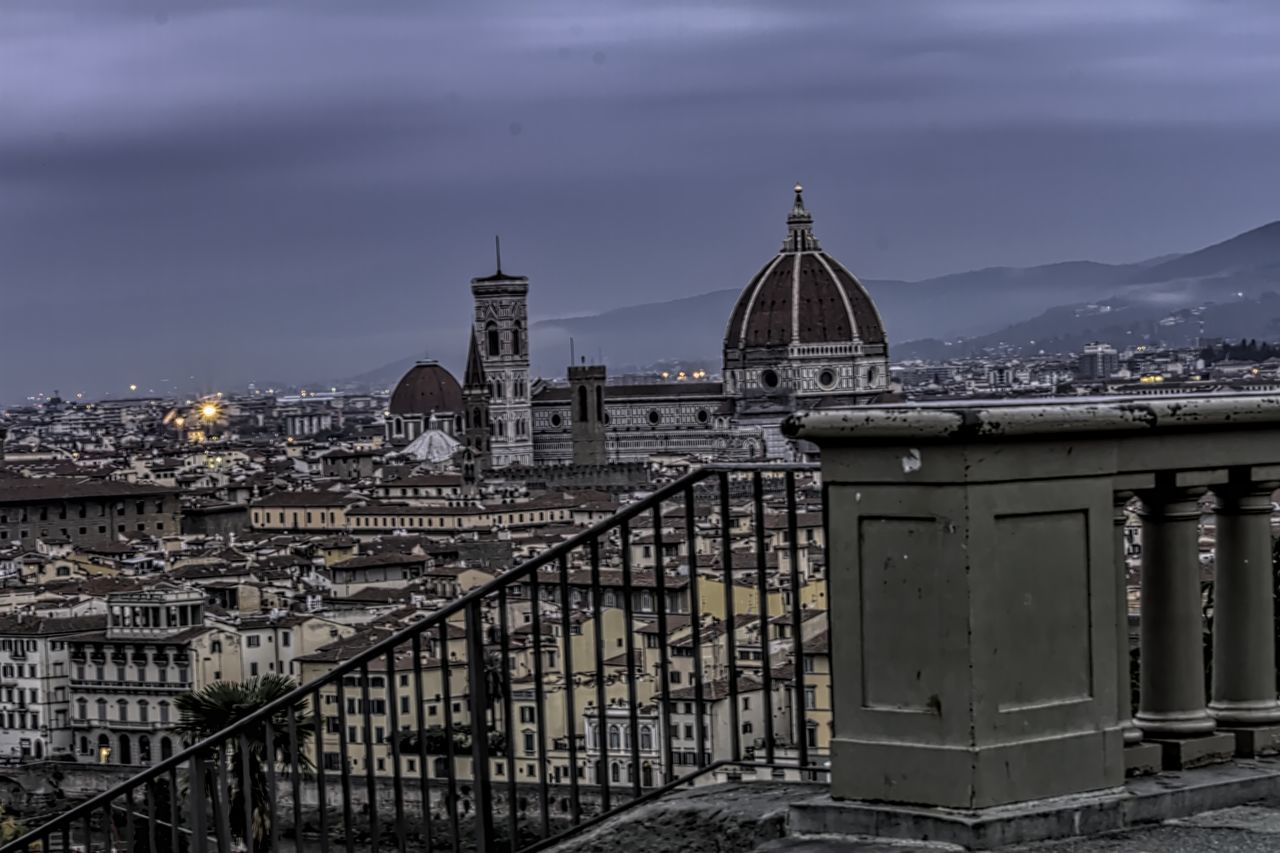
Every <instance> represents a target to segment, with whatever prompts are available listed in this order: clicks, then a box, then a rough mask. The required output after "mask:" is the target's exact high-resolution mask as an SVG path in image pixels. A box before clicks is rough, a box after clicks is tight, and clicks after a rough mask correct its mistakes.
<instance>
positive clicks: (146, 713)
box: [138, 699, 151, 723]
mask: <svg viewBox="0 0 1280 853" xmlns="http://www.w3.org/2000/svg"><path fill="white" fill-rule="evenodd" d="M150 721H151V706H150V705H148V704H147V700H146V699H143V700H142V701H140V702H139V703H138V722H140V723H148V722H150Z"/></svg>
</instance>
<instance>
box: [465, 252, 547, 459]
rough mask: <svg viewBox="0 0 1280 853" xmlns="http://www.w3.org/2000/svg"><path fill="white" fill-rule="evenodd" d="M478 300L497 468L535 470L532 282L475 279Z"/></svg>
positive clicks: (499, 276) (477, 332) (477, 333)
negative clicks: (531, 379)
mask: <svg viewBox="0 0 1280 853" xmlns="http://www.w3.org/2000/svg"><path fill="white" fill-rule="evenodd" d="M471 293H472V295H473V297H474V298H475V306H476V312H475V324H474V328H473V329H472V336H473V337H474V338H475V341H474V343H475V345H476V347H477V348H478V349H479V352H480V366H481V367H482V368H483V370H484V377H485V381H486V383H487V386H488V388H489V418H490V422H491V423H492V425H493V431H492V434H491V436H490V444H489V449H490V455H489V459H490V462H491V464H492V465H493V467H495V468H504V467H506V466H508V465H532V464H533V430H532V427H533V409H532V406H531V405H530V401H529V328H528V327H529V317H528V305H527V303H528V295H529V279H527V278H525V277H524V276H515V275H507V274H506V273H504V272H503V271H502V262H501V259H499V261H498V271H497V272H496V273H494V274H493V275H490V276H485V277H484V278H473V279H471Z"/></svg>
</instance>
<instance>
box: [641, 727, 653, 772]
mask: <svg viewBox="0 0 1280 853" xmlns="http://www.w3.org/2000/svg"><path fill="white" fill-rule="evenodd" d="M640 748H641V749H646V750H648V749H653V729H651V728H649V727H648V726H641V727H640ZM648 766H649V765H647V764H646V765H645V767H648Z"/></svg>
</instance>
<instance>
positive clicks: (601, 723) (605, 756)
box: [590, 539, 611, 813]
mask: <svg viewBox="0 0 1280 853" xmlns="http://www.w3.org/2000/svg"><path fill="white" fill-rule="evenodd" d="M590 548H591V551H590V554H591V617H592V619H591V621H592V633H593V635H594V636H593V640H594V645H595V663H596V669H595V680H596V745H597V747H598V748H599V750H600V763H599V765H598V766H597V767H596V768H595V774H596V784H597V785H599V786H600V811H601V812H602V813H603V812H607V811H609V809H610V807H611V806H610V803H609V797H610V790H609V738H608V722H609V721H608V715H607V714H606V712H605V689H604V687H605V685H604V672H605V670H604V616H603V605H602V603H601V601H600V595H601V593H602V589H601V586H600V540H599V539H592V540H591V546H590Z"/></svg>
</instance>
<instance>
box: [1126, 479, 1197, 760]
mask: <svg viewBox="0 0 1280 853" xmlns="http://www.w3.org/2000/svg"><path fill="white" fill-rule="evenodd" d="M1206 491H1207V490H1206V489H1205V488H1204V487H1200V486H1193V487H1175V486H1166V487H1163V488H1161V487H1157V488H1155V489H1151V490H1150V491H1144V492H1143V493H1142V494H1141V495H1140V497H1141V499H1142V507H1141V509H1140V510H1139V515H1141V517H1142V653H1143V654H1142V695H1141V698H1140V700H1139V706H1138V715H1137V717H1136V718H1135V722H1136V723H1137V725H1138V728H1140V729H1141V730H1142V731H1143V733H1144V734H1147V735H1151V736H1153V737H1175V738H1177V737H1189V736H1191V737H1194V736H1196V735H1203V734H1208V733H1209V732H1212V731H1213V730H1214V721H1213V717H1211V716H1209V710H1208V708H1206V707H1205V696H1204V637H1203V627H1202V619H1203V612H1202V610H1201V600H1200V547H1199V536H1200V534H1199V523H1200V496H1201V495H1203V494H1204V493H1205V492H1206Z"/></svg>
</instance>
